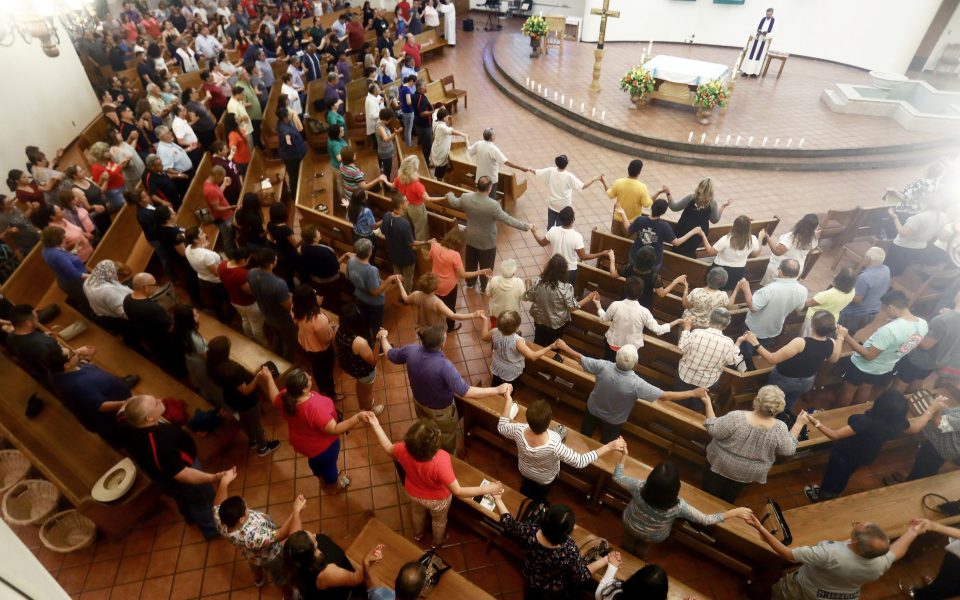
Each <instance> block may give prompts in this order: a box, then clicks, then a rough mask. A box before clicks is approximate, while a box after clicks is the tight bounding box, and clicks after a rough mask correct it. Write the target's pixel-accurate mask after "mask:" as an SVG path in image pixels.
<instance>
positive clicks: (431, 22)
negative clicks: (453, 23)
mask: <svg viewBox="0 0 960 600" xmlns="http://www.w3.org/2000/svg"><path fill="white" fill-rule="evenodd" d="M423 24H424V25H426V26H427V27H431V28H434V29H436V28H437V27H440V13H438V12H437V9H436V8H434V7H433V0H426V1H425V2H424V3H423Z"/></svg>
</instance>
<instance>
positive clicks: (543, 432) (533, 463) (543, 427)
mask: <svg viewBox="0 0 960 600" xmlns="http://www.w3.org/2000/svg"><path fill="white" fill-rule="evenodd" d="M512 406H513V398H512V397H511V395H510V394H506V395H505V396H504V400H503V412H501V413H500V419H499V421H498V422H497V431H498V432H499V433H500V435H502V436H503V437H505V438H508V439H511V440H513V441H514V442H516V444H517V459H518V462H519V466H520V479H521V484H520V493H521V494H523V495H524V496H526V497H527V498H530V499H531V500H543V501H545V500H546V499H547V494H548V493H549V492H550V486H552V485H553V482H554V481H556V480H557V475H559V474H560V461H563V462H565V463H567V464H568V465H570V466H572V467H574V468H576V469H582V468H584V467H586V466H587V465H589V464H590V463H592V462H594V461H596V460H597V459H598V458H600V457H601V456H603V455H604V454H607V453H608V452H612V451H613V450H620V449H621V448H625V447H626V442H624V441H623V438H622V437H620V438H617V439H615V440H613V441H611V442H607V443H606V444H604V445H603V446H600V447H599V448H597V449H596V450H592V451H590V452H587V453H586V454H580V453H578V452H576V451H575V450H572V449H571V448H570V447H569V446H567V445H566V444H564V443H563V438H561V437H560V434H559V433H557V432H556V431H553V430H550V429H548V428H549V427H550V420H551V418H552V417H553V410H552V409H551V408H550V404H549V403H548V402H547V401H546V400H543V399H542V398H538V399H537V400H534V401H533V402H531V403H530V407H529V408H528V409H527V415H526V416H527V422H526V423H511V422H510V420H511V419H510V412H511V410H512Z"/></svg>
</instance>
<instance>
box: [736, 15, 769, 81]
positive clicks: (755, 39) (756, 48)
mask: <svg viewBox="0 0 960 600" xmlns="http://www.w3.org/2000/svg"><path fill="white" fill-rule="evenodd" d="M773 21H774V19H773V9H772V8H768V9H767V16H765V17H764V18H762V19H760V25H758V26H757V32H756V33H755V34H754V35H753V36H752V39H751V40H750V41H749V42H747V47H746V48H744V52H743V63H742V64H741V65H740V72H741V73H742V74H743V75H750V76H752V77H756V76H758V75H760V69H762V68H763V60H764V59H765V58H766V57H767V51H768V50H770V40H771V39H772V38H773V36H772V35H770V33H771V32H772V31H773Z"/></svg>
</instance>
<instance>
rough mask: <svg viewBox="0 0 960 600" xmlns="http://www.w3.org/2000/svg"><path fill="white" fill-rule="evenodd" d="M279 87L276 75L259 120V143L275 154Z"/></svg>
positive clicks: (277, 142) (277, 139) (278, 143)
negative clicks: (261, 118)
mask: <svg viewBox="0 0 960 600" xmlns="http://www.w3.org/2000/svg"><path fill="white" fill-rule="evenodd" d="M278 62H279V61H278ZM274 64H275V65H276V64H277V63H274ZM284 71H286V68H284ZM280 87H281V84H280V78H279V77H278V78H277V81H276V82H275V83H274V84H273V87H272V88H271V89H270V96H269V97H268V98H267V105H266V106H264V107H263V120H262V121H261V122H260V143H261V144H263V148H264V150H266V151H267V152H269V153H270V154H275V153H276V152H277V148H278V147H279V146H280V138H279V137H277V103H278V102H279V101H280Z"/></svg>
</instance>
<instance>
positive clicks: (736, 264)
mask: <svg viewBox="0 0 960 600" xmlns="http://www.w3.org/2000/svg"><path fill="white" fill-rule="evenodd" d="M752 224H753V222H752V221H751V220H750V217H748V216H746V215H740V216H739V217H737V218H736V219H735V220H734V221H733V228H732V229H731V230H730V233H728V234H727V235H725V236H723V237H722V238H720V239H719V240H717V243H716V244H711V243H710V241H709V240H707V241H706V242H704V244H705V246H706V250H707V254H708V255H709V256H715V257H716V258H715V259H713V264H714V266H717V267H720V268H721V269H723V270H724V271H726V272H727V282H726V283H725V284H724V285H723V287H722V288H720V289H722V290H724V291H727V292H729V291H730V290H733V289H735V288H736V287H737V282H738V281H740V280H741V279H743V274H744V272H745V271H746V267H747V259H748V258H753V257H755V256H759V255H760V248H761V247H762V245H763V240H764V238H765V237H766V235H767V230H766V229H762V230H761V231H760V237H759V238H758V237H757V236H755V235H753V234H752V233H750V227H751V225H752Z"/></svg>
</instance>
